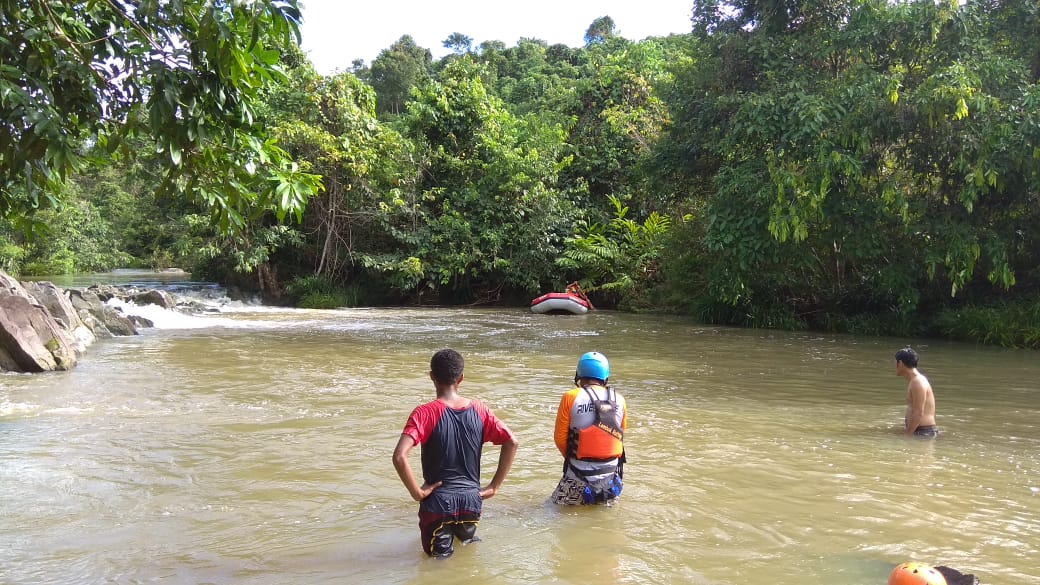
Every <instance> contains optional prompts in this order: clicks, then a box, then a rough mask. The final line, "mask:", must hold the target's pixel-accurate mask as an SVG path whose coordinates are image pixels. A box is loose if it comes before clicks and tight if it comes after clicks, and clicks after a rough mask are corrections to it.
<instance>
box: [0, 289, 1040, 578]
mask: <svg viewBox="0 0 1040 585" xmlns="http://www.w3.org/2000/svg"><path fill="white" fill-rule="evenodd" d="M152 313H156V311H152ZM149 316H152V317H153V318H155V319H156V325H157V326H156V327H155V328H154V329H147V330H144V331H143V333H142V334H141V335H139V336H135V337H130V338H117V339H111V340H103V341H100V342H98V343H97V344H95V345H94V346H92V347H91V348H90V349H89V350H88V353H87V355H86V356H84V357H83V358H82V360H81V362H80V363H79V365H78V366H77V367H76V368H75V369H74V370H73V371H71V372H59V373H49V374H42V375H41V374H37V375H24V374H6V375H0V583H5V584H7V583H10V584H19V585H20V584H28V583H41V584H42V583H47V584H83V583H150V582H164V583H186V584H187V583H190V584H199V583H214V584H271V585H274V584H285V583H293V584H302V585H309V584H319V583H351V584H354V583H372V584H420V583H431V582H436V583H462V582H468V583H507V584H508V583H538V584H541V583H559V584H575V585H577V584H588V583H611V582H617V583H646V584H650V583H660V584H671V583H693V584H705V585H708V584H712V585H715V584H719V585H722V584H725V585H796V584H797V585H805V584H807V583H813V584H823V583H836V584H842V585H883V584H884V583H885V582H886V579H887V576H888V573H889V572H890V571H891V569H892V568H893V567H894V566H895V565H896V564H898V563H900V562H903V561H909V560H914V561H921V562H925V563H931V564H944V565H948V566H951V567H954V568H957V569H959V570H962V571H965V572H972V573H975V574H976V575H978V576H980V577H981V578H982V581H983V583H990V584H999V585H1036V583H1038V582H1040V406H1038V404H1040V401H1038V399H1040V382H1038V380H1040V360H1038V359H1037V358H1038V355H1037V353H1036V352H1027V351H1009V350H1001V349H993V348H984V347H976V346H973V345H966V344H956V343H949V342H941V341H939V342H936V341H917V342H916V343H915V348H916V349H917V350H918V352H919V353H920V355H921V366H920V367H921V370H922V371H923V372H924V373H925V374H927V375H928V376H929V378H930V379H931V381H932V384H933V386H934V387H935V391H936V400H937V405H938V422H939V425H940V427H941V428H942V429H943V431H944V434H943V435H942V436H941V437H940V438H939V439H938V440H935V441H927V440H908V439H905V438H903V437H902V436H900V435H899V433H898V427H899V425H900V424H901V421H902V416H903V400H904V393H905V382H904V381H903V380H902V379H900V378H898V377H896V375H895V371H894V360H893V357H892V356H893V353H894V352H895V350H896V349H898V348H899V347H900V346H902V345H903V344H905V340H900V339H879V338H860V337H850V336H833V335H819V334H811V333H784V332H775V331H763V330H740V329H730V328H722V327H711V326H703V325H698V324H695V323H693V322H691V321H688V320H685V319H681V318H675V317H664V316H646V315H630V314H621V313H613V312H595V313H590V314H588V315H584V316H562V317H561V316H549V315H534V314H531V313H529V312H527V311H524V310H520V309H447V308H413V309H343V310H332V311H310V310H295V309H276V308H264V307H257V306H249V305H235V304H228V305H225V306H224V307H223V309H222V311H221V312H220V313H214V314H206V315H200V316H190V317H189V316H182V315H177V314H174V313H169V312H164V313H162V314H151V315H149ZM442 347H454V348H455V349H457V350H459V351H460V352H461V353H462V354H463V355H464V356H465V358H466V360H467V361H466V378H465V382H464V383H463V386H462V390H463V393H464V394H466V395H469V396H472V397H478V398H481V399H483V400H484V401H485V402H486V403H487V404H488V405H489V406H490V407H491V408H492V409H493V410H494V411H495V413H496V414H497V415H498V416H499V417H500V418H502V419H503V420H504V421H506V423H507V424H509V425H510V426H511V427H512V428H513V430H514V431H515V432H516V434H517V436H518V438H519V439H520V443H521V444H520V450H519V453H518V456H517V460H516V463H515V465H514V468H513V472H512V474H511V475H510V476H509V478H508V479H507V481H506V483H505V484H504V486H503V488H502V490H501V491H500V492H499V494H498V495H497V496H496V497H495V498H493V499H491V500H488V501H487V502H486V503H485V512H484V518H483V520H482V521H481V524H480V529H479V535H480V536H481V537H482V538H483V541H482V542H480V543H477V544H474V545H470V546H466V547H458V548H457V551H456V553H455V556H454V557H452V558H451V559H448V560H446V561H435V560H430V559H426V558H424V557H423V556H422V552H421V548H420V544H419V540H418V528H417V519H416V511H417V504H416V503H414V502H413V501H411V499H410V497H409V496H408V493H407V491H406V490H405V489H404V487H403V486H402V485H401V483H400V481H399V479H398V478H397V475H396V473H395V472H394V469H393V466H392V464H391V461H390V455H391V452H392V450H393V448H394V445H395V444H396V442H397V439H398V437H399V435H400V429H401V427H402V426H403V424H404V422H405V419H406V418H407V416H408V414H409V412H410V411H411V409H412V408H414V407H415V406H416V405H418V404H420V403H421V402H424V401H426V400H430V399H432V398H433V387H432V384H431V383H430V381H429V378H428V376H427V373H428V369H429V358H430V356H431V354H432V353H433V352H434V351H435V350H437V349H440V348H442ZM590 350H597V351H601V352H603V353H605V354H606V355H607V356H608V357H609V358H610V360H611V366H612V374H613V375H612V379H611V382H612V384H613V385H614V386H615V388H617V389H618V390H620V391H621V392H622V393H624V394H625V396H626V397H627V400H628V404H629V409H630V414H629V421H630V422H629V431H628V433H627V435H626V446H627V452H628V454H629V462H628V464H627V465H626V480H627V481H626V485H625V490H624V494H623V495H622V498H621V500H620V501H619V503H618V504H617V505H615V506H614V507H612V508H604V507H590V508H578V509H572V508H560V507H555V506H553V505H550V504H547V503H546V499H547V497H548V495H549V493H550V492H551V490H552V489H553V488H554V487H555V484H556V481H557V480H558V478H559V474H560V465H561V461H560V457H559V455H558V453H557V452H556V450H555V448H554V446H553V443H552V429H553V421H554V416H555V409H556V405H557V403H558V401H559V396H560V394H561V393H562V392H564V391H565V390H567V389H568V387H569V384H570V379H571V377H572V375H573V371H574V364H575V361H576V360H577V358H578V356H579V355H580V354H581V353H583V352H585V351H590ZM497 457H498V448H497V447H492V446H487V447H486V448H485V451H484V467H483V469H484V480H485V482H486V481H487V480H488V479H490V475H491V474H492V473H493V471H494V467H495V462H496V460H497ZM412 465H413V468H415V469H417V470H418V469H419V468H420V466H419V461H418V449H416V450H415V451H414V452H413V458H412Z"/></svg>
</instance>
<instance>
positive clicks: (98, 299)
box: [0, 272, 176, 372]
mask: <svg viewBox="0 0 1040 585" xmlns="http://www.w3.org/2000/svg"><path fill="white" fill-rule="evenodd" d="M112 298H119V299H120V300H122V301H124V302H133V303H135V304H137V305H146V304H155V305H159V306H161V307H163V308H174V307H175V306H176V302H175V301H174V299H173V297H172V296H171V295H170V294H169V293H168V292H166V291H160V290H143V291H142V290H138V289H133V288H131V289H122V288H119V287H114V286H104V287H101V286H93V287H90V288H88V289H86V290H77V289H69V290H63V289H61V288H59V287H57V286H55V285H54V284H52V283H49V282H26V283H21V282H18V281H17V280H16V279H14V278H12V277H11V276H10V275H8V274H5V273H4V272H0V370H7V371H15V372H44V371H53V370H68V369H71V368H73V367H74V366H75V365H76V361H77V359H78V358H79V357H80V356H82V355H83V353H84V352H85V351H86V349H87V347H89V346H90V345H91V344H92V343H94V342H95V341H96V340H97V339H103V338H109V337H115V336H125V335H137V333H138V327H150V326H151V322H150V321H148V320H147V319H143V318H141V317H136V316H127V315H124V314H123V313H122V312H121V311H120V310H119V309H117V308H115V307H113V306H111V305H109V304H107V303H106V301H108V300H110V299H112Z"/></svg>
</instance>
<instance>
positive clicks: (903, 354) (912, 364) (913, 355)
mask: <svg viewBox="0 0 1040 585" xmlns="http://www.w3.org/2000/svg"><path fill="white" fill-rule="evenodd" d="M896 361H897V362H903V364H905V365H906V367H908V368H916V367H917V352H916V351H914V350H913V349H910V347H909V346H907V347H904V348H903V349H901V350H899V351H897V352H896Z"/></svg>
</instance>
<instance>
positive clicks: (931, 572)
mask: <svg viewBox="0 0 1040 585" xmlns="http://www.w3.org/2000/svg"><path fill="white" fill-rule="evenodd" d="M888 585H946V578H945V577H943V576H942V573H940V572H939V571H936V570H935V569H933V568H932V567H930V566H928V565H925V564H923V563H903V564H901V565H899V566H898V567H896V568H895V569H892V574H891V575H889V576H888Z"/></svg>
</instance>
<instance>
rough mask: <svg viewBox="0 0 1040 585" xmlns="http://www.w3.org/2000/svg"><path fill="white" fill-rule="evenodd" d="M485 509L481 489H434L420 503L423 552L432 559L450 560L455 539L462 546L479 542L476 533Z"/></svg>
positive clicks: (420, 529)
mask: <svg viewBox="0 0 1040 585" xmlns="http://www.w3.org/2000/svg"><path fill="white" fill-rule="evenodd" d="M482 507H483V500H481V499H480V492H479V491H478V490H475V489H473V490H465V491H449V490H441V489H437V490H434V491H433V493H432V494H430V495H429V496H427V497H426V499H425V500H423V501H422V502H420V503H419V534H420V538H421V539H422V546H423V551H424V552H425V553H426V554H428V555H430V556H433V557H442V558H443V557H450V556H451V554H452V553H453V552H455V539H456V538H458V539H459V540H460V541H462V543H463V544H469V543H470V542H475V541H477V540H480V539H478V538H477V536H476V534H477V523H478V522H480V513H481V509H482Z"/></svg>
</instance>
